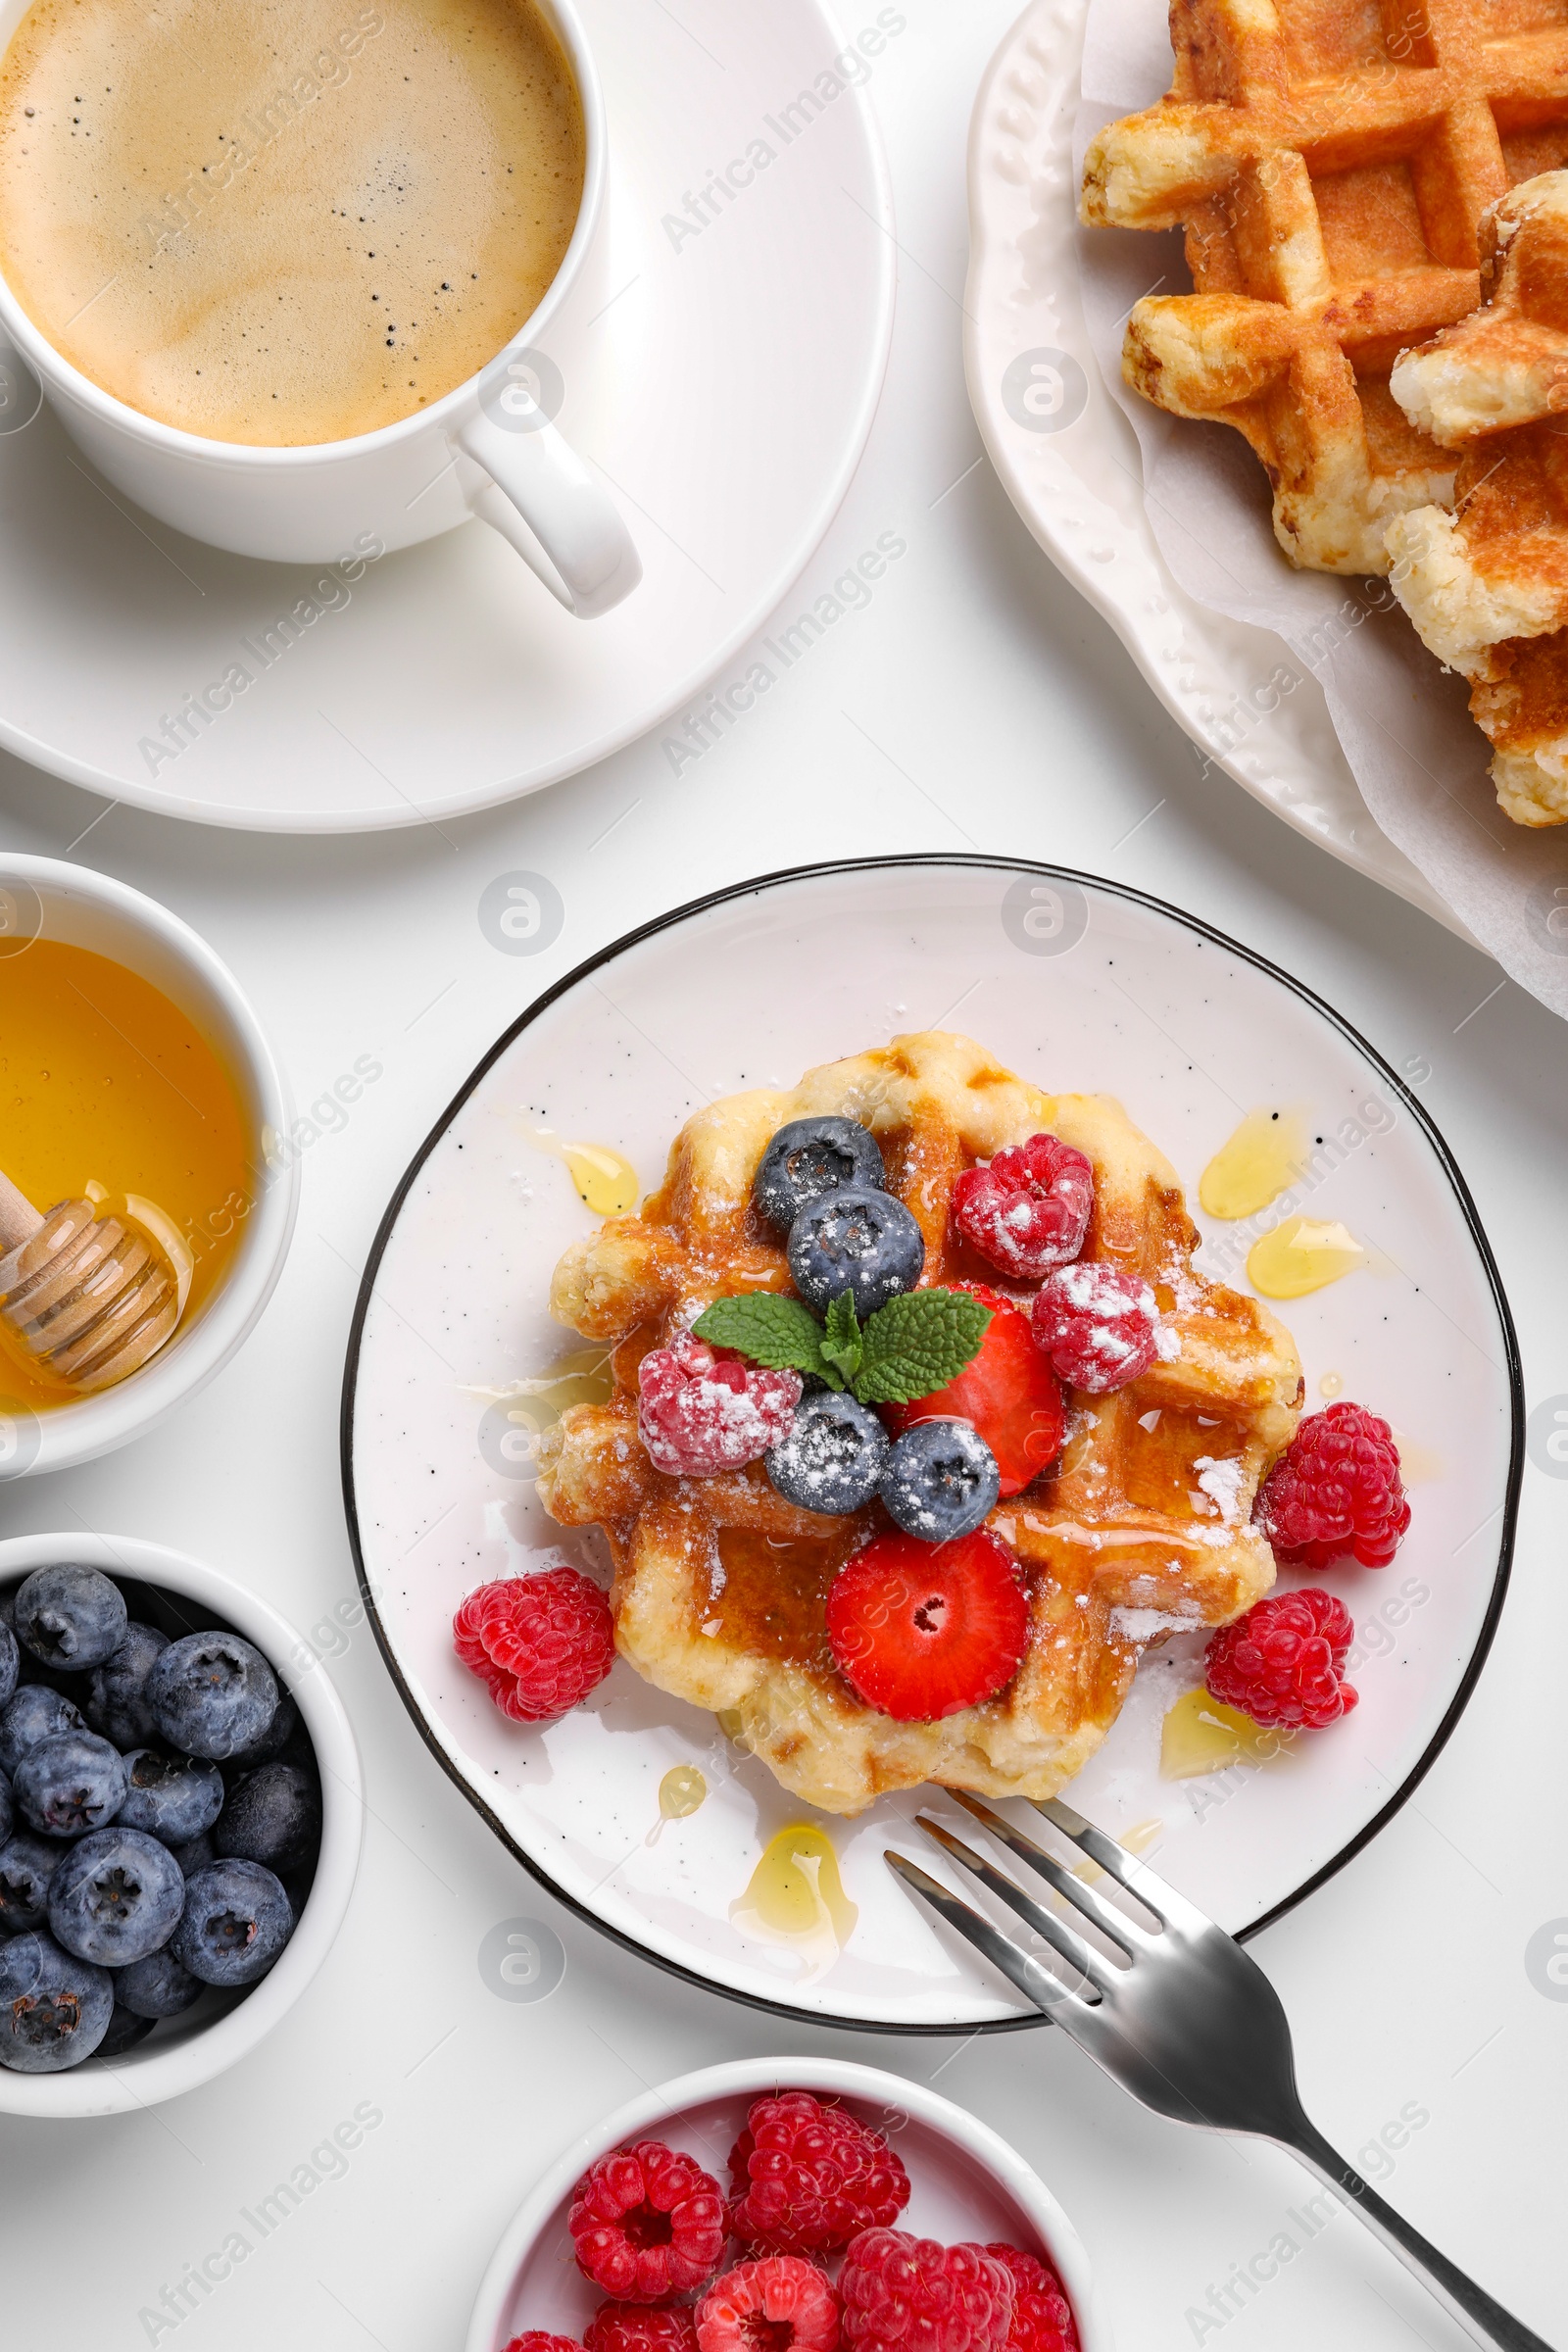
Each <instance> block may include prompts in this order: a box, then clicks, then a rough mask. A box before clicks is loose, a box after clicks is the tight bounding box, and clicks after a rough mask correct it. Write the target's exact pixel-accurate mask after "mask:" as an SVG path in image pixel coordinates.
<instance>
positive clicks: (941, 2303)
mask: <svg viewBox="0 0 1568 2352" xmlns="http://www.w3.org/2000/svg"><path fill="white" fill-rule="evenodd" d="M839 2293H840V2294H841V2295H842V2296H843V2298H844V2340H845V2342H846V2344H847V2345H849V2346H850V2347H851V2352H1003V2346H1004V2345H1005V2343H1006V2341H1007V2330H1008V2328H1009V2327H1011V2325H1012V2307H1013V2302H1014V2288H1013V2282H1012V2273H1011V2271H1009V2270H1008V2268H1007V2266H1006V2264H1005V2263H1004V2262H999V2261H998V2259H997V2257H996V2256H995V2255H994V2254H990V2253H988V2252H987V2251H986V2249H985V2247H984V2246H973V2245H965V2246H939V2245H938V2244H937V2243H936V2241H935V2239H934V2238H929V2237H911V2236H910V2235H909V2233H908V2231H907V2230H905V2229H862V2230H861V2232H860V2234H859V2236H858V2237H856V2238H852V2239H851V2241H850V2247H849V2251H848V2253H847V2254H846V2255H845V2257H844V2269H843V2271H842V2272H841V2273H840V2275H839ZM705 2352H706V2347H705Z"/></svg>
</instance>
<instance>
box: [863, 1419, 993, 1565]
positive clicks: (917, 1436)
mask: <svg viewBox="0 0 1568 2352" xmlns="http://www.w3.org/2000/svg"><path fill="white" fill-rule="evenodd" d="M1001 1484H1002V1476H1001V1473H1000V1471H999V1470H998V1468H997V1457H996V1455H995V1454H994V1453H993V1452H992V1450H991V1448H990V1446H988V1445H987V1444H986V1442H985V1440H984V1438H983V1437H982V1436H981V1435H980V1432H979V1431H978V1430H977V1429H976V1428H975V1426H974V1424H973V1422H972V1421H917V1422H916V1423H915V1425H914V1427H913V1428H912V1429H907V1430H906V1431H905V1432H904V1435H903V1436H902V1437H900V1438H895V1439H894V1441H893V1443H892V1445H891V1446H889V1447H888V1457H887V1461H886V1463H885V1465H884V1467H883V1471H882V1483H881V1488H880V1493H881V1495H882V1500H883V1503H884V1505H885V1507H886V1509H887V1514H888V1517H889V1518H890V1519H892V1520H893V1521H895V1523H896V1524H897V1525H898V1526H900V1527H902V1528H903V1530H904V1532H905V1534H906V1535H907V1536H918V1537H919V1538H920V1540H921V1542H922V1543H924V1544H948V1543H951V1542H952V1540H953V1538H954V1537H955V1536H967V1535H969V1534H971V1533H972V1532H973V1530H974V1529H975V1528H977V1527H978V1526H979V1525H980V1523H981V1521H982V1520H983V1519H984V1518H985V1516H986V1513H987V1512H988V1511H989V1510H990V1509H991V1507H992V1505H993V1504H994V1503H995V1501H996V1499H997V1495H998V1493H999V1491H1000V1488H1001Z"/></svg>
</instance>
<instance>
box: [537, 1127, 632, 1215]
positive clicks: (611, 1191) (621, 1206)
mask: <svg viewBox="0 0 1568 2352" xmlns="http://www.w3.org/2000/svg"><path fill="white" fill-rule="evenodd" d="M528 1140H529V1142H530V1143H531V1144H532V1145H533V1146H534V1148H535V1150H536V1151H539V1152H548V1153H549V1154H550V1156H551V1158H552V1159H559V1160H563V1161H564V1163H565V1169H566V1173H567V1175H568V1176H569V1177H570V1178H571V1181H572V1183H573V1184H574V1185H575V1186H576V1188H577V1198H578V1200H579V1201H581V1202H582V1203H583V1205H584V1207H585V1208H591V1209H592V1210H593V1212H594V1215H595V1216H596V1217H623V1216H625V1215H627V1214H628V1213H629V1212H630V1211H631V1210H632V1209H634V1208H635V1207H636V1205H637V1199H638V1195H639V1193H640V1191H641V1189H642V1188H641V1186H640V1185H639V1184H638V1181H637V1171H636V1169H635V1168H634V1167H633V1166H632V1164H631V1161H630V1160H629V1159H628V1158H627V1157H626V1155H625V1153H624V1152H616V1151H615V1150H614V1149H613V1146H611V1145H609V1144H564V1143H563V1142H562V1141H561V1138H560V1137H559V1136H558V1135H557V1134H556V1132H555V1130H554V1129H553V1128H550V1127H532V1128H530V1129H529V1131H528Z"/></svg>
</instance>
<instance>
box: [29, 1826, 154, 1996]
mask: <svg viewBox="0 0 1568 2352" xmlns="http://www.w3.org/2000/svg"><path fill="white" fill-rule="evenodd" d="M184 1906H185V1878H184V1874H183V1872H182V1871H181V1870H180V1867H179V1864H178V1863H177V1862H176V1861H175V1860H174V1857H173V1855H172V1853H171V1852H170V1850H169V1848H168V1846H167V1845H160V1844H159V1842H158V1839H157V1838H149V1837H148V1835H147V1833H146V1831H145V1830H126V1829H122V1828H121V1826H120V1824H119V1823H118V1822H117V1823H116V1824H115V1826H114V1828H113V1829H109V1830H94V1832H93V1833H92V1835H91V1837H89V1838H82V1839H81V1840H80V1842H79V1843H78V1844H76V1845H73V1847H72V1849H71V1851H70V1853H69V1854H68V1855H67V1856H66V1858H65V1860H64V1861H63V1862H62V1863H61V1865H60V1868H59V1869H58V1870H57V1871H56V1872H55V1875H54V1877H53V1878H52V1879H51V1880H50V1882H49V1933H50V1934H51V1936H53V1937H54V1939H55V1941H56V1943H58V1944H61V1945H63V1946H64V1948H65V1949H66V1950H67V1951H68V1952H74V1953H75V1954H76V1956H77V1958H78V1959H81V1960H93V1961H96V1963H97V1964H98V1966H99V1967H100V1968H123V1967H124V1966H125V1965H126V1964H127V1963H128V1962H129V1961H132V1960H144V1959H145V1958H146V1956H147V1954H148V1953H149V1952H156V1951H157V1950H158V1948H159V1946H160V1945H161V1944H165V1943H167V1942H168V1941H169V1938H170V1937H171V1936H172V1934H173V1933H174V1930H175V1928H176V1927H177V1926H178V1925H179V1915H180V1912H181V1911H182V1910H183V1909H184Z"/></svg>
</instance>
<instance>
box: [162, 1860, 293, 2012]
mask: <svg viewBox="0 0 1568 2352" xmlns="http://www.w3.org/2000/svg"><path fill="white" fill-rule="evenodd" d="M293 1933H294V1914H293V1912H292V1911H291V1910H290V1908H289V1900H288V1896H287V1895H286V1894H285V1893H284V1891H283V1888H282V1887H281V1885H280V1884H279V1882H278V1881H277V1880H276V1879H275V1878H274V1877H273V1876H272V1873H271V1872H270V1870H264V1869H263V1867H262V1865H261V1864H260V1863H259V1862H237V1861H235V1862H215V1863H214V1864H213V1866H212V1868H211V1869H210V1870H199V1871H198V1872H197V1873H196V1876H195V1877H194V1878H193V1879H189V1880H187V1881H186V1884H185V1912H184V1917H183V1918H182V1919H181V1920H180V1923H179V1925H178V1927H177V1928H176V1929H175V1930H174V1933H173V1936H172V1942H171V1947H170V1948H171V1949H172V1952H173V1955H174V1958H175V1959H176V1960H178V1961H179V1962H180V1963H181V1965H182V1966H183V1967H185V1968H188V1969H189V1970H190V1973H191V1975H192V1976H193V1977H200V1979H201V1981H202V1983H203V1984H204V1985H254V1984H255V1983H256V1980H257V1979H258V1977H265V1976H266V1974H267V1972H268V1970H269V1969H270V1967H271V1965H272V1962H273V1961H274V1960H275V1959H276V1958H277V1955H278V1953H279V1952H280V1951H281V1950H282V1949H283V1946H284V1944H285V1943H287V1941H288V1939H289V1937H290V1936H292V1935H293Z"/></svg>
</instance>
